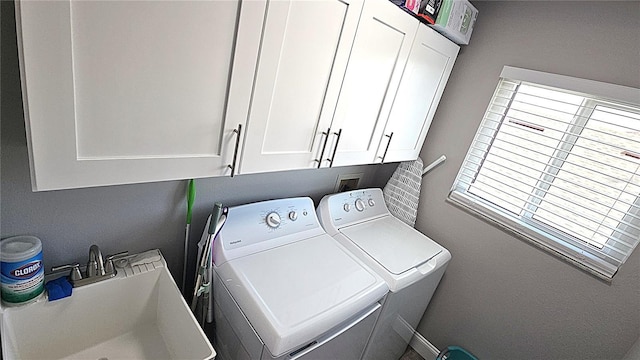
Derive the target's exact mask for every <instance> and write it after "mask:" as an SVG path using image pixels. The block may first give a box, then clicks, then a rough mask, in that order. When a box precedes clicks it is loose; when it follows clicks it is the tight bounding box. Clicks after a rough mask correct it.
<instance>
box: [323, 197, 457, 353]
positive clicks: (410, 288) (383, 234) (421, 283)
mask: <svg viewBox="0 0 640 360" xmlns="http://www.w3.org/2000/svg"><path fill="white" fill-rule="evenodd" d="M316 211H317V214H318V217H319V220H320V223H321V224H322V226H323V227H324V229H325V230H326V231H327V233H328V234H329V235H331V236H333V237H334V238H335V239H336V240H338V242H340V243H341V244H342V245H344V246H345V247H346V248H347V249H349V250H350V251H351V252H352V253H353V254H355V255H356V256H357V257H358V258H359V259H360V260H362V261H363V262H364V263H365V264H366V265H368V266H369V267H371V268H372V269H374V270H375V271H376V272H377V273H378V274H379V275H380V276H381V277H382V278H383V279H384V280H385V281H386V283H387V285H388V286H389V290H390V291H389V293H388V294H387V296H386V298H385V300H384V302H383V305H382V311H381V313H380V317H379V318H378V322H377V324H376V326H375V329H374V332H373V334H372V336H371V339H370V340H369V343H368V345H367V348H366V349H365V353H364V357H363V358H364V359H380V360H389V359H398V358H400V356H401V355H402V353H403V352H404V350H405V349H406V347H407V344H408V343H409V341H410V340H411V338H412V337H413V335H414V332H415V328H416V327H417V326H418V323H419V322H420V320H421V319H422V316H423V314H424V312H425V310H426V308H427V305H428V304H429V301H431V297H432V296H433V293H434V292H435V290H436V287H437V286H438V284H439V283H440V279H441V278H442V275H443V274H444V271H445V269H446V267H447V265H448V263H449V260H450V259H451V254H450V253H449V251H448V250H447V249H445V248H444V247H442V246H440V245H439V244H438V243H436V242H435V241H433V240H431V239H430V238H428V237H427V236H425V235H423V234H422V233H420V232H419V231H417V230H415V229H414V228H412V227H410V226H409V225H407V224H405V223H403V222H402V221H400V220H399V219H397V218H395V217H394V216H393V215H391V213H389V210H388V209H387V207H386V205H385V202H384V198H383V194H382V190H380V189H365V190H354V191H349V192H343V193H337V194H332V195H327V196H325V197H324V198H322V200H321V201H320V204H319V205H318V208H317V210H316Z"/></svg>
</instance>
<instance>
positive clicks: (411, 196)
mask: <svg viewBox="0 0 640 360" xmlns="http://www.w3.org/2000/svg"><path fill="white" fill-rule="evenodd" d="M422 168H423V164H422V159H420V158H417V159H416V160H414V161H404V162H402V163H400V165H398V168H397V169H396V171H394V173H393V175H391V179H389V181H388V182H387V185H385V186H384V189H382V193H383V195H384V202H385V204H386V205H387V208H389V212H390V213H391V214H392V215H393V216H395V217H397V218H398V219H400V220H401V221H403V222H404V223H406V224H408V225H409V226H414V225H415V224H416V215H417V213H418V202H419V200H420V184H421V183H422Z"/></svg>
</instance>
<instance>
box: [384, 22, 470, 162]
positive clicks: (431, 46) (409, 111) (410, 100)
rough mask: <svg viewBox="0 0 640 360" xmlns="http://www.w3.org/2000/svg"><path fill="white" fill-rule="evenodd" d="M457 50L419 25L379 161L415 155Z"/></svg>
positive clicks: (385, 133) (432, 31) (402, 159)
mask: <svg viewBox="0 0 640 360" xmlns="http://www.w3.org/2000/svg"><path fill="white" fill-rule="evenodd" d="M459 49H460V47H459V46H458V45H456V44H454V43H453V42H451V41H449V40H447V39H446V38H445V37H444V36H442V35H440V34H438V33H437V32H436V31H434V30H433V29H431V28H429V27H427V26H425V25H421V26H420V28H419V29H418V35H417V36H416V39H415V41H414V43H413V47H412V48H411V54H410V55H409V61H407V66H406V68H405V71H404V73H403V75H402V81H401V82H400V87H399V88H398V93H397V94H396V97H395V100H394V101H393V106H392V108H391V113H390V114H389V119H388V121H387V126H386V128H385V131H384V137H383V140H382V141H381V142H380V147H379V149H378V159H379V160H382V159H383V158H384V161H385V162H394V161H404V160H415V159H416V158H417V157H418V155H419V154H420V150H421V149H422V144H423V143H424V139H425V137H426V136H427V131H429V127H430V126H431V121H432V120H433V115H434V114H435V112H436V108H437V107H438V103H439V102H440V97H441V96H442V92H443V91H444V87H445V85H446V84H447V80H448V79H449V75H450V74H451V69H452V68H453V63H454V62H455V59H456V57H457V56H458V50H459Z"/></svg>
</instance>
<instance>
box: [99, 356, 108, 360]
mask: <svg viewBox="0 0 640 360" xmlns="http://www.w3.org/2000/svg"><path fill="white" fill-rule="evenodd" d="M98 360H109V358H106V357H101V358H99V359H98Z"/></svg>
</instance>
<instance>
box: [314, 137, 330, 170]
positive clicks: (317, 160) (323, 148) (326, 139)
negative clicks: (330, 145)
mask: <svg viewBox="0 0 640 360" xmlns="http://www.w3.org/2000/svg"><path fill="white" fill-rule="evenodd" d="M330 133H331V128H328V129H327V132H324V131H323V132H322V135H323V136H324V141H323V142H322V150H321V151H320V158H319V159H313V161H315V162H317V163H318V169H320V165H322V157H323V156H324V150H325V149H326V148H327V142H328V141H329V134H330Z"/></svg>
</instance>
